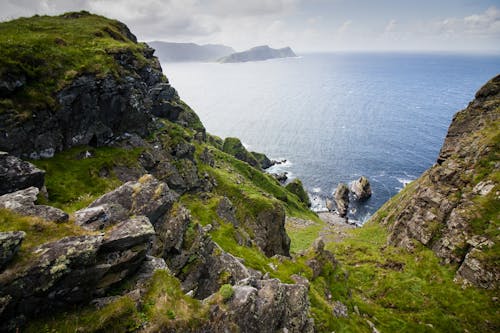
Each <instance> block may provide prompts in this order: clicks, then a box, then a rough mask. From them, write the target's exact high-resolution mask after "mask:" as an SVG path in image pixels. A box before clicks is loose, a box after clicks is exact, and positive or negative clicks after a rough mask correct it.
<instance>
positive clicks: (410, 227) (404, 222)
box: [375, 75, 500, 288]
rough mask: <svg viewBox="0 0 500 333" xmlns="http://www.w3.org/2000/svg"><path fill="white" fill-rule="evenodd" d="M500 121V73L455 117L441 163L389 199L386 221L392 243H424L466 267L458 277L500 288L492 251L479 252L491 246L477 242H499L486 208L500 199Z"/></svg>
mask: <svg viewBox="0 0 500 333" xmlns="http://www.w3.org/2000/svg"><path fill="white" fill-rule="evenodd" d="M499 120H500V75H499V76H496V77H495V78H493V79H492V80H490V81H489V82H488V83H487V84H486V85H485V86H483V87H482V88H481V89H480V90H479V91H478V93H477V94H476V98H475V99H474V101H472V102H471V103H470V104H469V105H468V107H467V108H466V109H464V110H462V111H460V112H458V113H457V114H456V115H455V116H454V117H453V121H452V123H451V125H450V128H449V129H448V134H447V136H446V139H445V141H444V143H443V146H442V148H441V151H440V153H439V157H438V159H437V161H436V162H437V163H436V164H435V165H433V166H432V167H431V168H430V169H429V170H427V171H426V172H424V174H423V175H422V176H421V177H420V178H419V179H417V180H415V181H414V182H412V183H411V184H410V185H408V186H407V187H406V188H405V189H404V190H403V193H402V195H401V196H400V198H399V199H398V201H397V202H391V201H389V202H388V203H387V205H386V206H385V207H383V211H384V214H385V216H384V217H383V218H381V219H380V220H381V222H382V223H383V224H385V225H387V227H388V229H389V231H390V235H389V238H388V242H389V243H390V244H393V245H398V246H402V247H406V248H407V249H409V250H412V249H413V248H414V242H415V241H418V242H420V243H422V244H423V245H425V246H427V247H428V248H430V249H432V250H433V251H434V252H435V253H436V255H437V256H438V257H439V258H441V259H442V261H443V262H444V263H454V264H458V265H460V268H459V272H457V278H458V280H460V279H461V280H464V279H465V280H466V281H468V282H469V283H472V284H474V285H476V286H479V287H483V288H493V287H492V286H493V285H495V286H498V281H499V279H498V276H499V275H500V271H499V268H498V265H495V264H492V262H491V260H489V259H488V257H489V256H488V255H483V256H477V255H476V254H478V252H477V251H479V250H480V251H484V252H488V251H490V250H489V249H488V247H486V248H484V247H483V246H482V245H472V244H479V243H478V242H476V240H477V239H479V238H481V239H485V240H483V241H482V242H481V243H483V244H487V243H492V244H493V243H496V242H498V241H499V239H498V236H496V235H495V234H493V233H492V232H490V231H488V230H493V229H494V228H495V227H494V226H493V225H494V224H493V223H494V222H493V219H492V218H491V217H488V214H485V213H484V208H483V207H485V205H486V206H487V205H497V202H498V194H497V192H498V182H497V181H496V180H495V177H494V176H493V175H494V174H495V173H496V172H498V170H499V168H500V164H499V163H494V162H495V159H494V158H493V156H494V154H495V153H496V149H497V144H498V143H497V141H495V139H494V138H495V135H496V132H495V129H492V125H491V124H494V123H497V122H498V121H499ZM484 165H488V168H486V169H485V168H484ZM375 218H377V216H375ZM478 237H479V238H478ZM495 288H496V287H495Z"/></svg>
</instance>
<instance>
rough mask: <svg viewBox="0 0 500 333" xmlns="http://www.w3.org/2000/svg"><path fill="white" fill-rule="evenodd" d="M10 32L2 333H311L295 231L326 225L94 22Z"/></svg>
mask: <svg viewBox="0 0 500 333" xmlns="http://www.w3.org/2000/svg"><path fill="white" fill-rule="evenodd" d="M0 31H1V32H2V38H1V39H0V44H1V46H2V47H1V48H0V53H1V55H2V57H1V59H2V60H1V63H0V65H1V66H0V74H1V79H0V87H1V95H0V107H1V108H0V117H1V122H0V124H1V125H0V126H1V128H0V129H1V133H0V134H1V135H2V139H1V141H0V149H2V150H6V151H7V153H4V152H2V153H1V156H2V159H0V170H1V171H2V172H1V173H0V182H1V183H2V184H3V185H4V186H2V188H3V189H4V192H3V193H2V194H3V195H1V196H0V247H1V248H2V249H5V251H2V255H1V256H0V259H1V262H0V266H1V267H0V330H2V331H3V330H5V331H16V330H18V329H20V328H21V329H23V328H26V329H27V330H28V331H35V332H39V331H40V330H46V329H49V327H52V328H54V329H56V330H62V331H68V330H69V331H75V330H78V331H109V330H111V331H139V330H146V331H158V330H164V331H178V330H181V331H221V330H222V331H223V330H234V329H240V330H245V329H247V327H251V328H252V330H254V331H277V330H288V331H291V332H309V331H311V330H312V329H313V321H312V320H311V318H310V316H311V313H310V312H309V308H310V304H309V288H308V287H307V286H306V285H305V284H298V283H294V280H293V279H292V278H291V276H292V275H293V274H294V273H301V274H303V275H305V276H308V277H311V274H310V270H311V269H310V268H309V267H308V266H307V265H306V264H305V263H304V261H305V259H303V260H301V262H296V261H295V260H292V258H290V238H289V237H288V235H287V232H286V230H285V219H286V216H287V215H288V216H296V217H303V218H308V219H312V220H314V222H313V223H315V224H318V225H319V224H320V223H321V222H320V221H319V219H318V218H317V216H316V215H315V214H314V213H312V212H311V211H309V210H308V208H307V207H306V206H305V205H304V204H303V203H302V202H301V200H300V198H298V197H297V196H296V195H295V194H294V193H292V192H290V191H288V190H287V189H286V188H284V187H282V186H281V185H280V184H279V183H278V182H277V181H276V180H275V179H274V178H273V177H271V176H270V175H266V174H264V173H262V172H261V169H260V164H255V165H253V166H251V165H249V164H248V163H246V162H244V161H239V160H237V159H236V158H235V157H233V156H231V155H230V154H226V153H224V152H222V151H221V149H222V147H219V144H218V143H219V141H220V140H218V139H216V138H215V137H212V136H210V135H207V134H206V133H205V130H204V128H203V125H202V124H201V122H200V121H199V119H198V117H197V116H196V114H195V113H194V112H193V111H192V110H191V109H190V108H189V107H188V106H187V105H186V104H184V103H183V102H182V101H181V100H180V99H179V97H178V95H177V93H176V91H175V89H174V88H173V87H171V86H170V85H169V84H168V80H167V79H166V78H165V77H164V76H163V73H162V72H161V67H160V65H159V62H158V59H157V58H156V57H155V56H153V52H154V51H153V50H152V49H151V48H149V47H148V46H147V45H145V44H141V43H137V41H136V38H135V36H134V35H133V34H132V33H130V31H129V30H128V28H127V27H126V26H125V25H123V24H122V23H119V22H117V21H113V20H109V19H106V18H104V17H100V16H96V15H92V14H90V13H87V12H79V13H68V14H64V15H61V16H57V17H48V16H43V17H40V16H35V17H33V18H22V19H18V20H14V21H11V22H5V23H1V24H0ZM35 50H37V51H38V52H35ZM207 136H208V138H209V139H208V140H207ZM219 148H220V149H219ZM231 153H234V154H235V152H231ZM235 155H236V154H235ZM258 156H259V157H260V158H261V160H262V161H268V159H267V157H265V156H264V155H260V154H258ZM18 157H22V158H25V157H31V158H32V160H31V161H30V162H31V163H33V164H36V166H38V167H39V168H40V169H37V168H36V167H35V166H34V165H32V164H30V163H29V162H27V161H23V160H21V159H19V158H18ZM56 207H57V208H56ZM66 212H68V213H69V214H68V213H66ZM68 215H69V216H68ZM311 242H312V240H310V241H308V242H306V243H304V244H306V245H310V244H311ZM303 247H305V246H303ZM236 256H237V257H236ZM318 256H319V254H318ZM315 257H317V256H316V255H315V253H314V252H311V253H310V254H309V255H308V258H315ZM328 258H330V259H331V257H328ZM332 264H333V262H332V261H331V260H325V261H324V262H322V264H320V265H317V267H316V269H322V267H323V266H324V265H332ZM318 267H319V268H318ZM278 278H279V280H278ZM249 309H250V310H249ZM62 310H64V311H69V313H67V312H66V313H62V312H61V311H62ZM35 318H39V320H35ZM75 318H76V319H75Z"/></svg>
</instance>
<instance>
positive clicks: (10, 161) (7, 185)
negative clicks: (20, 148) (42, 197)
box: [0, 151, 45, 195]
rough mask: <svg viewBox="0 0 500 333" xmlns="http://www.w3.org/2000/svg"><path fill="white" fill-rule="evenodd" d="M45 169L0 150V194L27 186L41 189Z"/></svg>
mask: <svg viewBox="0 0 500 333" xmlns="http://www.w3.org/2000/svg"><path fill="white" fill-rule="evenodd" d="M44 181H45V171H43V170H40V169H38V168H37V167H36V166H34V165H33V164H31V163H29V162H25V161H23V160H21V159H19V158H17V157H15V156H12V155H9V154H8V153H6V152H3V151H0V195H3V194H6V193H11V192H15V191H19V190H23V189H25V188H28V187H32V186H34V187H37V188H38V189H39V190H41V189H42V187H43V184H44Z"/></svg>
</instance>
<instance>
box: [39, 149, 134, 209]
mask: <svg viewBox="0 0 500 333" xmlns="http://www.w3.org/2000/svg"><path fill="white" fill-rule="evenodd" d="M86 151H90V152H91V153H92V156H91V157H89V158H82V157H81V156H82V155H83V154H84V153H85V152H86ZM141 152H142V149H140V148H136V149H133V150H127V149H123V148H113V147H102V148H90V147H75V148H72V149H69V150H66V151H64V152H61V153H57V154H56V155H55V156H54V157H53V158H49V159H44V160H34V161H31V162H32V163H34V164H36V166H38V167H39V168H41V169H43V170H45V171H46V175H45V185H46V187H47V191H48V193H49V200H48V202H47V203H48V204H50V205H53V206H55V207H58V208H61V209H64V210H66V211H68V212H73V211H75V210H78V209H81V208H83V207H85V206H87V205H88V204H90V203H91V202H92V201H93V200H94V199H96V198H97V197H99V196H100V195H102V194H104V193H106V192H108V191H110V190H112V189H114V188H116V187H118V186H119V185H121V181H120V180H119V179H118V178H117V177H116V176H115V175H114V173H113V167H115V166H126V167H133V166H135V165H137V163H138V162H137V159H138V157H139V155H140V153H141Z"/></svg>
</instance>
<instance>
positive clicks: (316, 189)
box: [312, 187, 321, 193]
mask: <svg viewBox="0 0 500 333" xmlns="http://www.w3.org/2000/svg"><path fill="white" fill-rule="evenodd" d="M312 191H313V193H319V192H321V187H313V189H312Z"/></svg>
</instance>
